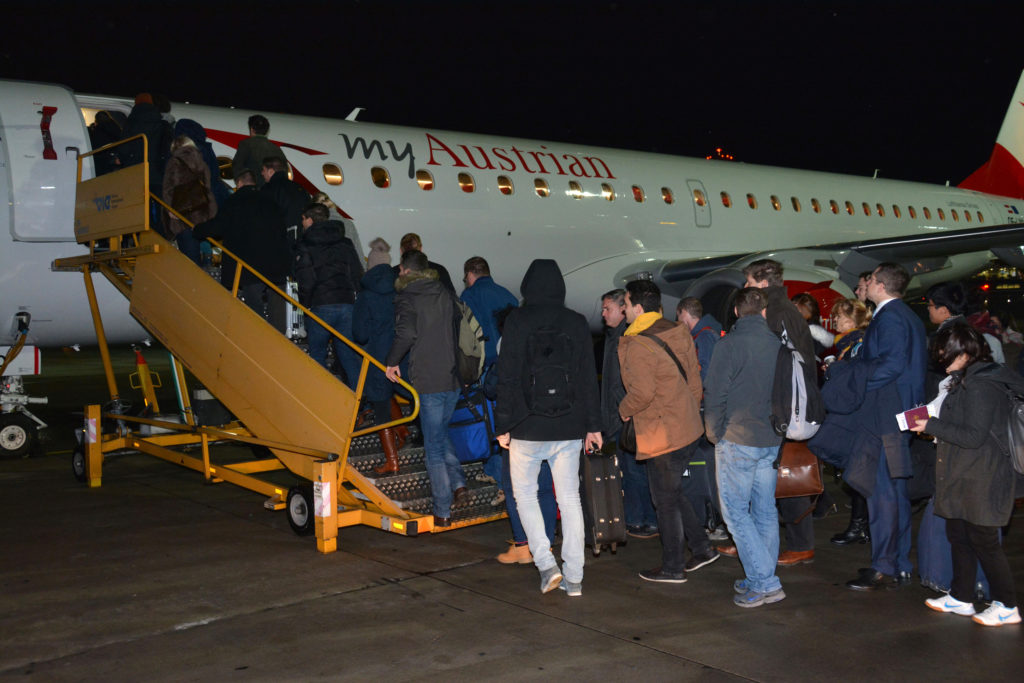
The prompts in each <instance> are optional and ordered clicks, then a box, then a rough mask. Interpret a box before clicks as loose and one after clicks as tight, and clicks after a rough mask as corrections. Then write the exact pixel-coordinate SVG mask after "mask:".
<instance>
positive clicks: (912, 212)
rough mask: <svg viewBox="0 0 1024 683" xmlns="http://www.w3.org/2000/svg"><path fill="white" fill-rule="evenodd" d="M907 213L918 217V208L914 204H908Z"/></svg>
mask: <svg viewBox="0 0 1024 683" xmlns="http://www.w3.org/2000/svg"><path fill="white" fill-rule="evenodd" d="M907 213H909V214H910V217H911V218H917V209H915V208H914V207H912V206H907Z"/></svg>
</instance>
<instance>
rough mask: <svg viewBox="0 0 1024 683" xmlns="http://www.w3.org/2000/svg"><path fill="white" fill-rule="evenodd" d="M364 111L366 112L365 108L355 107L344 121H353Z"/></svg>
mask: <svg viewBox="0 0 1024 683" xmlns="http://www.w3.org/2000/svg"><path fill="white" fill-rule="evenodd" d="M364 111H366V107H356V108H355V109H353V110H352V113H350V114H349V115H348V116H346V117H345V120H346V121H355V120H356V117H357V116H359V113H360V112H364Z"/></svg>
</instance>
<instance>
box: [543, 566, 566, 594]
mask: <svg viewBox="0 0 1024 683" xmlns="http://www.w3.org/2000/svg"><path fill="white" fill-rule="evenodd" d="M560 583H562V572H560V571H558V567H552V568H551V569H542V570H541V572H540V592H541V593H550V592H551V591H553V590H555V589H556V588H558V584H560Z"/></svg>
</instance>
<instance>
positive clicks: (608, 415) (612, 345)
mask: <svg viewBox="0 0 1024 683" xmlns="http://www.w3.org/2000/svg"><path fill="white" fill-rule="evenodd" d="M628 326H629V325H628V323H627V322H626V321H625V319H623V321H622V322H620V323H619V324H618V326H616V327H609V328H608V329H607V330H606V331H605V337H604V359H603V362H602V365H601V430H602V431H603V432H604V438H605V439H608V438H610V437H612V436H613V435H615V434H616V433H617V432H618V431H619V430H620V429H622V418H620V417H619V403H621V402H622V399H623V398H625V397H626V387H624V386H622V369H621V368H620V367H619V340H620V339H622V333H623V332H625V331H626V328H627V327H628Z"/></svg>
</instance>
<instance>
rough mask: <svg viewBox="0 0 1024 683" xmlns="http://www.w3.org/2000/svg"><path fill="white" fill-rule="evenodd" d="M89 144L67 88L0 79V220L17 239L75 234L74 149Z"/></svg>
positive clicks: (67, 239)
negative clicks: (0, 205)
mask: <svg viewBox="0 0 1024 683" xmlns="http://www.w3.org/2000/svg"><path fill="white" fill-rule="evenodd" d="M88 150H89V136H88V131H87V130H86V128H85V121H84V120H83V119H82V114H81V112H80V110H79V107H78V103H77V102H75V98H74V95H73V94H72V93H71V91H70V90H68V89H67V88H64V87H61V86H57V85H43V84H36V83H17V82H13V81H0V183H2V184H3V185H5V187H3V188H2V189H0V195H3V194H6V195H7V197H6V199H7V202H5V205H6V207H5V208H6V210H4V208H0V211H3V212H4V213H5V214H6V215H4V216H3V217H2V218H0V225H2V223H7V225H6V226H3V227H5V228H7V229H8V230H9V231H10V233H11V236H12V237H13V238H14V239H15V240H16V241H24V242H73V241H74V240H75V232H74V220H75V181H76V177H77V171H78V154H79V153H80V152H81V153H84V152H87V151H88ZM91 168H92V165H91V164H89V169H90V173H89V174H90V175H91ZM83 170H84V169H83Z"/></svg>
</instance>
